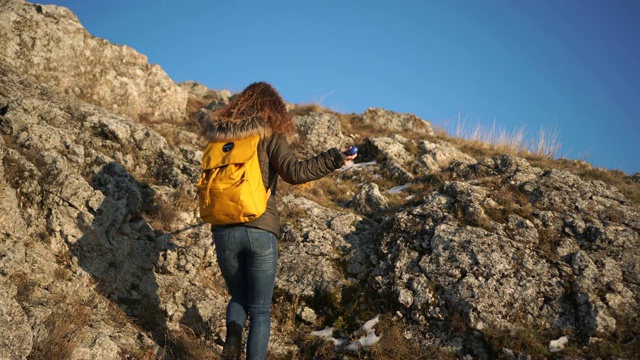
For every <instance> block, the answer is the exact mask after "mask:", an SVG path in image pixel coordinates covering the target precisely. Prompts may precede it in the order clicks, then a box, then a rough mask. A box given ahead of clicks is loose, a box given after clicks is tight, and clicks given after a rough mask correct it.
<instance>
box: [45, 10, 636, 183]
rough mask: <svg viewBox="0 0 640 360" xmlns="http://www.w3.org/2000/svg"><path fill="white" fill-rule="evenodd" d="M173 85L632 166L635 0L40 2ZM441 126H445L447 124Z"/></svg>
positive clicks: (627, 168) (603, 163)
mask: <svg viewBox="0 0 640 360" xmlns="http://www.w3.org/2000/svg"><path fill="white" fill-rule="evenodd" d="M40 3H45V4H56V5H62V6H66V7H68V8H70V9H71V10H72V11H73V12H74V13H76V15H77V16H78V18H79V19H80V21H81V22H82V24H83V25H84V27H85V28H86V29H87V30H88V31H89V32H90V33H91V34H93V35H95V36H98V37H101V38H105V39H107V40H109V41H111V42H113V43H117V44H126V45H129V46H131V47H133V48H135V49H136V50H137V51H138V52H140V53H142V54H144V55H146V56H147V57H148V58H149V62H151V63H154V64H159V65H160V66H161V67H162V68H163V69H164V70H165V71H166V72H167V73H168V74H169V76H170V77H171V78H172V79H173V80H174V81H176V82H183V81H186V80H194V81H197V82H199V83H202V84H204V85H206V86H207V87H209V88H211V89H229V90H231V91H234V92H235V91H240V90H242V89H243V88H244V87H246V86H247V85H249V84H250V83H251V82H254V81H268V82H270V83H271V84H273V85H274V86H275V87H276V88H277V89H278V90H279V91H280V93H281V94H282V95H283V97H284V98H285V99H286V100H287V101H289V102H293V103H311V102H319V103H321V104H322V105H324V106H326V107H329V108H332V109H334V110H336V111H340V112H344V113H362V112H363V111H364V110H366V109H367V108H368V107H381V108H385V109H388V110H393V111H397V112H409V113H414V114H416V115H418V116H420V117H421V118H423V119H425V120H429V121H431V122H432V123H434V124H435V125H440V126H446V124H447V123H448V124H449V125H451V124H452V123H456V122H457V119H458V118H461V119H466V123H472V124H480V125H482V126H485V127H490V126H491V124H492V123H494V122H495V124H496V125H497V126H498V127H499V128H504V129H507V130H513V129H517V128H519V127H522V126H524V127H525V130H526V131H528V133H529V134H530V135H531V136H533V137H536V136H537V134H538V131H539V129H540V128H541V127H544V128H556V129H557V131H558V133H559V138H558V142H559V143H560V144H561V148H560V150H559V151H558V157H568V158H571V159H582V160H586V161H589V162H591V163H592V164H594V165H596V166H602V167H606V168H609V169H620V170H623V171H625V172H627V173H629V174H633V173H635V172H638V171H640V139H639V136H640V115H639V109H638V106H639V104H640V1H637V0H597V1H594V0H560V1H558V0H540V1H524V0H522V1H519V0H518V1H516V0H513V1H506V0H488V1H475V0H464V1H463V0H453V1H445V0H437V1H431V0H420V1H419V0H414V1H403V0H396V1H391V0H366V1H365V0H323V1H311V0H308V1H305V0H295V1H293V0H291V1H278V0H271V1H268V0H262V1H248V0H247V1H233V0H226V1H204V0H193V1H190V0H183V1H175V0H154V1H151V0H135V1H132V0H110V1H98V0H49V1H42V2H40ZM450 133H451V131H450Z"/></svg>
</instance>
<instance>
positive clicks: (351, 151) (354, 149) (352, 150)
mask: <svg viewBox="0 0 640 360" xmlns="http://www.w3.org/2000/svg"><path fill="white" fill-rule="evenodd" d="M357 153H358V147H357V146H352V147H351V148H350V149H349V150H347V151H345V152H344V154H345V155H347V156H351V155H355V154H357Z"/></svg>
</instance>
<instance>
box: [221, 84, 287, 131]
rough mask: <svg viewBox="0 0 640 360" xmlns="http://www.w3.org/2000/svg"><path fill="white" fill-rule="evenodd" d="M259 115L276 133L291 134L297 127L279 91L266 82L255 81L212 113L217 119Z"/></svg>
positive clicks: (237, 118) (239, 118)
mask: <svg viewBox="0 0 640 360" xmlns="http://www.w3.org/2000/svg"><path fill="white" fill-rule="evenodd" d="M252 117H259V118H262V120H263V121H264V122H265V123H266V124H267V125H268V126H269V127H270V128H271V130H272V131H273V132H274V133H276V132H279V133H283V134H285V135H291V134H293V133H295V131H296V128H295V125H294V124H293V121H292V119H291V115H289V112H288V111H287V106H286V105H285V103H284V100H283V99H282V97H281V96H280V94H279V93H278V91H277V90H276V89H275V88H274V87H273V86H271V85H270V84H268V83H266V82H255V83H253V84H251V85H249V86H247V88H246V89H244V90H243V91H242V92H241V93H240V94H238V95H236V96H234V97H233V98H232V100H231V102H229V104H227V105H226V106H224V107H223V108H221V109H218V110H216V111H214V112H213V113H211V114H210V116H209V118H210V119H211V120H213V121H216V120H242V119H247V118H252Z"/></svg>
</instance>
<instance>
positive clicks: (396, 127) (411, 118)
mask: <svg viewBox="0 0 640 360" xmlns="http://www.w3.org/2000/svg"><path fill="white" fill-rule="evenodd" d="M362 122H363V123H364V124H366V125H373V126H375V127H376V128H379V129H385V130H388V131H389V132H390V133H394V132H398V131H408V132H413V133H418V134H425V135H428V136H433V130H432V129H431V124H430V123H429V122H427V121H424V120H422V119H420V118H419V117H417V116H415V115H413V114H402V113H397V112H394V111H389V110H384V109H380V108H369V109H367V110H366V111H365V112H364V113H363V114H362Z"/></svg>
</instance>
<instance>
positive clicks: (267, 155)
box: [205, 117, 342, 238]
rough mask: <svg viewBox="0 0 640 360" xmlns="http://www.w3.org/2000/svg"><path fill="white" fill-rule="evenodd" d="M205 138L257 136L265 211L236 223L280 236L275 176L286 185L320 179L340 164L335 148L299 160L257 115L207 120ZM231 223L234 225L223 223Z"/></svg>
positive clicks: (340, 160)
mask: <svg viewBox="0 0 640 360" xmlns="http://www.w3.org/2000/svg"><path fill="white" fill-rule="evenodd" d="M205 130H206V132H205V137H206V138H207V139H208V140H209V141H231V140H237V139H242V138H244V137H247V136H251V135H259V136H260V137H261V139H260V142H259V143H258V159H259V160H260V170H261V171H262V181H263V183H264V184H265V189H266V188H268V187H269V186H270V185H271V196H270V197H269V201H268V202H267V210H266V211H265V213H264V214H262V216H260V217H259V218H258V219H256V220H253V221H250V222H246V223H242V224H237V225H243V226H250V227H254V228H258V229H262V230H266V231H269V232H272V233H274V234H275V235H276V236H277V237H278V238H279V237H280V216H279V214H278V205H277V197H276V195H277V187H278V181H277V180H278V177H280V178H282V179H283V180H284V181H286V182H288V183H290V184H294V185H295V184H302V183H305V182H308V181H312V180H317V179H320V178H322V177H324V176H326V175H327V174H329V173H331V172H333V171H334V170H336V169H338V168H340V167H342V156H341V155H340V151H339V150H338V149H337V148H332V149H329V150H327V151H324V152H322V153H320V154H318V155H316V156H314V157H311V158H308V159H305V160H299V159H298V158H297V157H296V155H295V154H294V152H293V150H292V149H291V147H290V145H289V143H288V142H287V139H286V137H285V136H284V135H283V134H280V133H275V134H272V132H271V129H270V128H269V127H268V126H267V125H266V124H265V123H264V122H263V121H262V119H261V118H259V117H253V118H249V119H243V120H239V121H233V120H231V121H216V122H210V123H207V125H206V127H205ZM227 226H235V225H227Z"/></svg>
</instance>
